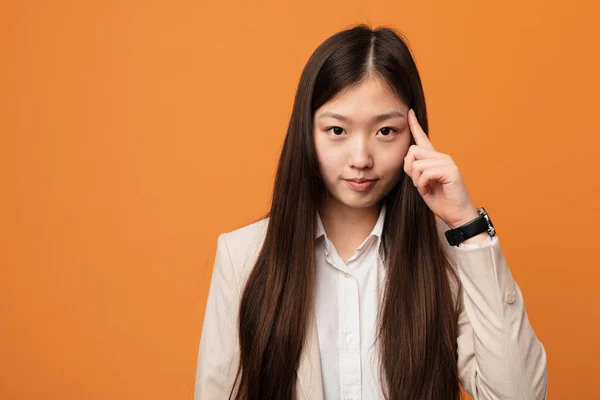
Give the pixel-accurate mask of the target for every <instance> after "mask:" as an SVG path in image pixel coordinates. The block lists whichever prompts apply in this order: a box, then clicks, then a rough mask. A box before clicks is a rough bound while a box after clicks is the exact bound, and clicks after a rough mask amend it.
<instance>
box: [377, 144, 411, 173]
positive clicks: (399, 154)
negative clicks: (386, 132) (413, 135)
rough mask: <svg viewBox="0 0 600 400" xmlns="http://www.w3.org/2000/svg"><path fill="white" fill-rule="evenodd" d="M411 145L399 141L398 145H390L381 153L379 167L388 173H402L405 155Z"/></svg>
mask: <svg viewBox="0 0 600 400" xmlns="http://www.w3.org/2000/svg"><path fill="white" fill-rule="evenodd" d="M408 147H409V145H407V144H404V143H399V144H398V145H397V146H390V147H388V148H386V149H385V151H384V152H382V153H381V155H380V157H379V159H378V160H377V161H379V167H380V168H381V171H384V173H387V174H393V173H395V172H398V173H401V172H402V170H403V166H404V157H406V153H407V152H408Z"/></svg>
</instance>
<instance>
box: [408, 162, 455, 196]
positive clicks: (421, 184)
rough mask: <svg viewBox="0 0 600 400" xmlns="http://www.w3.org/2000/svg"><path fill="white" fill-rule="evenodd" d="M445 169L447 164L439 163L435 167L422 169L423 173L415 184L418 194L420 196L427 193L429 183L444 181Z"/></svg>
mask: <svg viewBox="0 0 600 400" xmlns="http://www.w3.org/2000/svg"><path fill="white" fill-rule="evenodd" d="M447 170H448V166H446V165H441V166H437V167H432V168H427V169H426V170H425V171H423V173H422V174H421V176H420V177H419V179H418V180H417V184H416V185H415V186H416V187H417V190H418V191H419V194H421V196H425V195H426V194H427V193H429V184H430V183H433V182H438V181H440V182H441V181H444V178H445V176H446V172H447Z"/></svg>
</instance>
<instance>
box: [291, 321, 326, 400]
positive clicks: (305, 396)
mask: <svg viewBox="0 0 600 400" xmlns="http://www.w3.org/2000/svg"><path fill="white" fill-rule="evenodd" d="M309 321H310V323H309V327H308V334H307V338H306V342H305V344H304V347H303V349H302V354H300V365H299V366H298V371H297V375H298V384H297V394H298V399H301V400H323V382H322V377H321V357H320V355H319V338H318V336H317V320H316V316H315V313H314V312H313V313H312V317H311V318H309Z"/></svg>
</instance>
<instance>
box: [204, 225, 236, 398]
mask: <svg viewBox="0 0 600 400" xmlns="http://www.w3.org/2000/svg"><path fill="white" fill-rule="evenodd" d="M225 237H226V235H225V234H222V235H219V238H218V240H217V252H216V257H215V265H214V268H213V273H212V278H211V282H210V289H209V292H208V299H207V302H206V311H205V314H204V323H203V327H202V336H201V338H200V349H199V352H198V365H197V369H196V383H195V389H194V399H195V400H200V399H201V400H212V399H215V400H216V399H218V400H222V399H227V398H229V393H230V391H231V387H232V386H233V381H234V379H235V374H236V372H237V367H238V364H239V349H238V330H237V318H238V313H239V310H238V307H239V302H240V289H239V284H238V280H237V279H236V276H235V273H234V268H233V264H232V262H231V257H230V255H229V250H228V248H227V241H226V239H225Z"/></svg>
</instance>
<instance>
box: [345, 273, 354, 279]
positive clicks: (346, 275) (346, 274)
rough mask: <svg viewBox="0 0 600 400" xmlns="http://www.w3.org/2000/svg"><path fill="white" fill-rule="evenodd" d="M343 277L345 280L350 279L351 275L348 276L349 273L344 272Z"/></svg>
mask: <svg viewBox="0 0 600 400" xmlns="http://www.w3.org/2000/svg"><path fill="white" fill-rule="evenodd" d="M344 276H345V277H346V278H350V277H351V276H352V275H350V274H349V273H347V272H346V273H344Z"/></svg>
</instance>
